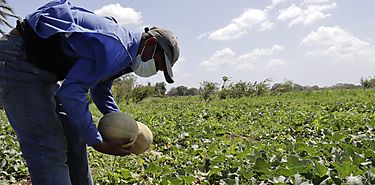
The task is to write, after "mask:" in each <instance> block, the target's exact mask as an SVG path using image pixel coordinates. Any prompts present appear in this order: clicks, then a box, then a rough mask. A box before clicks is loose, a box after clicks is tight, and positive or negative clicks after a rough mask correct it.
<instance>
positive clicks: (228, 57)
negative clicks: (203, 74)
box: [200, 48, 236, 71]
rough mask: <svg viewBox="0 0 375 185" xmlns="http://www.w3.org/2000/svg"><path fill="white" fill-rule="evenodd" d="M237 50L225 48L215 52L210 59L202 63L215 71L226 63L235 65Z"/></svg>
mask: <svg viewBox="0 0 375 185" xmlns="http://www.w3.org/2000/svg"><path fill="white" fill-rule="evenodd" d="M235 54H236V53H235V52H234V51H233V50H232V49H230V48H224V49H222V50H218V51H216V52H215V54H214V55H213V56H211V57H210V58H209V59H208V60H205V61H203V62H201V63H200V65H202V66H204V67H206V69H207V70H209V71H214V70H217V69H218V68H220V67H221V66H225V65H233V64H234V63H235V57H234V56H235Z"/></svg>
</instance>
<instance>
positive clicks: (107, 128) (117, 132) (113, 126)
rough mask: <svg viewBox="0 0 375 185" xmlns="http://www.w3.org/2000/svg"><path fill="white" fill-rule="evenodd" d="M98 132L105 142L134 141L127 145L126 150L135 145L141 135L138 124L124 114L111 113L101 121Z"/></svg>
mask: <svg viewBox="0 0 375 185" xmlns="http://www.w3.org/2000/svg"><path fill="white" fill-rule="evenodd" d="M98 130H99V133H100V134H101V135H102V137H103V139H104V140H114V139H127V140H129V141H132V142H130V143H128V144H125V145H124V146H123V147H124V148H128V147H129V146H131V145H133V144H134V143H135V142H136V139H137V136H138V133H139V129H138V124H137V122H136V121H135V120H134V119H133V118H132V117H131V116H130V115H128V114H126V113H123V112H111V113H108V114H106V115H104V116H103V117H102V118H101V119H100V120H99V124H98Z"/></svg>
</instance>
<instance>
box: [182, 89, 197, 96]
mask: <svg viewBox="0 0 375 185" xmlns="http://www.w3.org/2000/svg"><path fill="white" fill-rule="evenodd" d="M198 94H199V89H197V88H195V87H191V88H189V89H187V90H186V92H185V96H196V95H198Z"/></svg>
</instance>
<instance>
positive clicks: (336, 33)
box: [301, 26, 375, 61]
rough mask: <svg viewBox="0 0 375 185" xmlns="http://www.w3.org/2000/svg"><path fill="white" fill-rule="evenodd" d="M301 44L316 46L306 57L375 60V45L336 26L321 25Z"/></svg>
mask: <svg viewBox="0 0 375 185" xmlns="http://www.w3.org/2000/svg"><path fill="white" fill-rule="evenodd" d="M301 45H304V46H311V47H315V48H316V49H315V50H312V51H309V52H308V53H307V54H306V57H317V56H323V57H330V58H332V59H333V60H335V61H343V60H346V61H350V60H356V61H358V60H366V61H375V46H374V44H372V43H369V42H367V41H363V40H361V39H359V38H357V37H355V36H354V35H353V34H351V33H350V32H348V31H345V30H344V29H342V28H340V27H339V26H335V27H324V26H321V27H319V28H318V30H316V31H313V32H311V33H310V34H309V35H307V36H306V37H305V38H304V39H303V40H302V41H301Z"/></svg>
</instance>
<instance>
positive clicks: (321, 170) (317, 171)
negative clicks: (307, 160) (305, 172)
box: [313, 161, 328, 177]
mask: <svg viewBox="0 0 375 185" xmlns="http://www.w3.org/2000/svg"><path fill="white" fill-rule="evenodd" d="M313 172H314V175H317V176H319V177H323V176H325V175H327V173H328V168H327V167H326V166H324V165H322V164H320V163H319V162H317V161H315V162H314V170H313Z"/></svg>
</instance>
